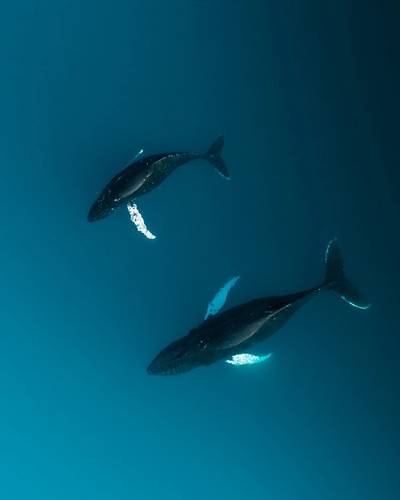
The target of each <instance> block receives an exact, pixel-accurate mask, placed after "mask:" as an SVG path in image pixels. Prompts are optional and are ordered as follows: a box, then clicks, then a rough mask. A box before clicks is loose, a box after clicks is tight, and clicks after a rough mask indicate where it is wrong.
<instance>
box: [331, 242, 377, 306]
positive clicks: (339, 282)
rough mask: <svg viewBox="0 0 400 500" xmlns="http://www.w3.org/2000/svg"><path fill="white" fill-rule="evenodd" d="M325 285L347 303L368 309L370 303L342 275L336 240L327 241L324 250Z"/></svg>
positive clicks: (339, 253) (340, 255)
mask: <svg viewBox="0 0 400 500" xmlns="http://www.w3.org/2000/svg"><path fill="white" fill-rule="evenodd" d="M325 263H326V274H325V285H326V286H327V287H328V288H330V289H331V290H333V291H334V292H336V293H338V294H339V295H340V297H341V298H342V299H343V300H345V301H346V302H347V303H348V304H350V305H351V306H354V307H358V308H359V309H368V308H369V307H370V306H371V304H370V303H369V301H368V300H367V299H366V298H365V297H364V296H363V295H362V293H361V292H360V291H359V290H358V289H357V288H356V287H355V286H354V285H353V284H352V283H351V281H349V280H348V279H347V278H346V277H345V275H344V269H343V257H342V252H341V251H340V248H339V246H338V244H337V241H336V240H332V241H330V242H329V244H328V246H327V249H326V252H325Z"/></svg>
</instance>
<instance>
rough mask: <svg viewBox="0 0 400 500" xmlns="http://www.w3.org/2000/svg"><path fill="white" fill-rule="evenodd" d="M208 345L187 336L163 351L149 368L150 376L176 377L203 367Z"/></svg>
mask: <svg viewBox="0 0 400 500" xmlns="http://www.w3.org/2000/svg"><path fill="white" fill-rule="evenodd" d="M206 348H207V344H206V343H205V342H204V341H203V340H201V339H198V338H196V337H194V336H191V335H187V336H186V337H182V338H181V339H178V340H175V341H174V342H172V343H171V344H169V345H168V346H167V347H166V348H165V349H163V350H162V351H161V352H160V353H159V354H158V355H157V356H156V357H155V358H154V359H153V361H152V362H151V363H150V365H149V366H148V367H147V373H149V374H150V375H176V374H178V373H183V372H187V371H189V370H192V369H193V368H196V367H198V366H201V365H203V364H205V363H204V359H203V356H204V353H205V349H206Z"/></svg>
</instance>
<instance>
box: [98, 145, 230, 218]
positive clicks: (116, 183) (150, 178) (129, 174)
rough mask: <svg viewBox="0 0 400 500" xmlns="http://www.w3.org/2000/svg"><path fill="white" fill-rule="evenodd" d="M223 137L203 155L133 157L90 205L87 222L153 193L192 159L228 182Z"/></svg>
mask: <svg viewBox="0 0 400 500" xmlns="http://www.w3.org/2000/svg"><path fill="white" fill-rule="evenodd" d="M223 146H224V138H223V137H222V136H221V137H218V139H217V140H216V141H215V142H214V143H213V144H212V146H211V147H210V148H209V150H208V151H207V152H206V153H187V152H186V153H179V152H178V153H159V154H155V155H151V156H147V157H139V159H137V158H136V157H135V159H134V161H133V162H132V163H131V164H129V165H128V166H127V167H126V168H124V170H122V171H121V172H120V173H119V174H117V175H116V176H115V177H113V178H112V179H111V181H110V182H109V183H108V184H107V185H106V186H105V188H104V189H103V190H102V192H101V193H100V196H99V197H98V198H97V200H96V201H95V202H94V203H93V205H92V206H91V208H90V210H89V213H88V220H89V222H93V221H97V220H99V219H104V218H105V217H107V216H108V215H110V214H112V213H113V212H114V210H115V209H116V208H118V207H119V206H121V205H126V204H127V203H130V202H132V201H133V200H135V199H136V198H138V197H139V196H143V195H144V194H146V193H148V192H150V191H152V190H153V189H154V188H156V187H157V186H158V185H159V184H161V183H162V182H163V181H164V180H165V179H166V178H167V177H168V176H169V175H170V174H171V173H172V172H173V171H174V170H175V169H176V168H178V167H180V166H182V165H184V164H185V163H188V162H190V161H193V160H206V161H208V162H209V163H211V164H212V165H213V166H214V167H215V168H216V169H217V171H218V173H219V174H220V175H222V177H224V178H225V179H229V178H230V176H229V172H228V169H227V167H226V165H225V162H224V160H223V158H222V156H221V153H222V149H223Z"/></svg>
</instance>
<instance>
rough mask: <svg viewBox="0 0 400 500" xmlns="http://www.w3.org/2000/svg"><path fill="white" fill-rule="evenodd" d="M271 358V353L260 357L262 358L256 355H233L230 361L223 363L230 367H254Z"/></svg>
mask: <svg viewBox="0 0 400 500" xmlns="http://www.w3.org/2000/svg"><path fill="white" fill-rule="evenodd" d="M271 356H272V352H270V353H269V354H265V355H262V356H258V355H256V354H249V353H243V354H235V355H234V356H232V357H231V358H230V359H226V360H225V363H228V364H230V365H235V366H244V365H256V364H258V363H262V362H263V361H266V360H267V359H269V358H270V357H271Z"/></svg>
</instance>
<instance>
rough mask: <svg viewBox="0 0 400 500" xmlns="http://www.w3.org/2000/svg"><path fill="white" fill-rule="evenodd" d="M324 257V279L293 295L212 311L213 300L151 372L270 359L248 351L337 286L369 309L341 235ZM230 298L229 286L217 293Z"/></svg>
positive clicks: (350, 299)
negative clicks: (352, 276) (348, 273)
mask: <svg viewBox="0 0 400 500" xmlns="http://www.w3.org/2000/svg"><path fill="white" fill-rule="evenodd" d="M325 263H326V269H325V277H324V280H323V281H322V283H321V284H320V285H318V286H316V287H313V288H309V289H306V290H303V291H300V292H297V293H292V294H289V295H279V296H272V297H263V298H258V299H254V300H251V301H249V302H246V303H244V304H241V305H239V306H236V307H233V308H231V309H228V310H226V311H222V312H218V313H216V314H211V315H210V314H209V311H210V310H211V311H213V310H214V309H215V308H214V307H213V306H211V307H210V306H209V310H208V314H207V318H206V319H205V320H204V321H203V322H202V323H201V324H200V325H199V326H197V327H196V328H193V329H192V330H191V331H190V332H189V333H188V334H187V335H185V336H184V337H182V338H180V339H178V340H175V341H174V342H172V343H171V344H169V345H168V346H167V347H165V349H163V350H162V351H161V352H160V353H159V354H158V355H157V356H156V357H155V358H154V360H153V361H152V362H151V363H150V365H149V366H148V368H147V372H148V373H149V374H152V375H173V374H178V373H183V372H187V371H189V370H192V369H193V368H196V367H200V366H208V365H211V364H212V363H215V362H217V361H221V360H225V361H227V362H229V363H231V364H236V365H241V364H249V363H250V364H253V363H255V362H260V361H263V360H266V359H268V358H269V356H270V355H266V356H261V357H260V356H255V355H253V354H251V352H249V351H251V350H252V349H254V346H255V345H256V344H259V343H260V342H262V341H264V340H266V339H268V337H270V336H271V335H273V334H274V333H275V332H277V331H278V330H279V329H280V328H281V327H282V326H283V325H284V324H285V323H286V322H287V321H288V319H289V318H290V317H291V316H293V314H294V313H295V312H296V311H297V310H298V309H299V308H300V307H302V306H303V305H304V304H306V303H307V302H309V301H310V299H311V298H313V297H315V296H316V295H318V294H319V293H321V292H324V291H332V292H335V293H336V294H337V295H339V296H340V297H341V298H342V299H343V300H345V301H346V302H347V303H348V304H350V305H352V306H354V307H357V308H360V309H368V307H369V306H370V304H369V302H368V301H367V300H366V299H365V298H364V296H363V295H362V294H361V292H360V291H359V290H358V289H357V288H356V287H355V286H354V285H353V284H352V283H351V282H350V281H349V280H348V279H347V278H346V277H345V274H344V270H343V258H342V254H341V251H340V249H339V246H338V244H337V242H336V240H332V241H331V242H330V243H329V244H328V247H327V249H326V252H325ZM231 286H232V281H231V282H229V283H228V284H227V287H228V289H229V287H231ZM225 292H226V290H225ZM221 297H222V299H221ZM225 298H226V293H224V291H222V292H219V293H218V294H217V296H216V299H217V301H218V302H219V303H221V306H222V305H223V302H224V300H225Z"/></svg>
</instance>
